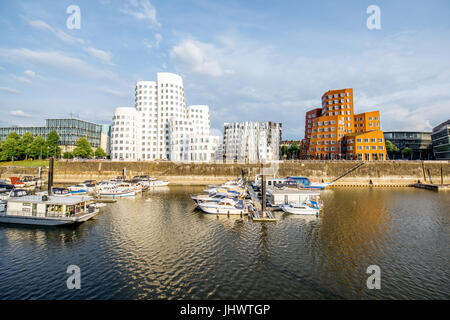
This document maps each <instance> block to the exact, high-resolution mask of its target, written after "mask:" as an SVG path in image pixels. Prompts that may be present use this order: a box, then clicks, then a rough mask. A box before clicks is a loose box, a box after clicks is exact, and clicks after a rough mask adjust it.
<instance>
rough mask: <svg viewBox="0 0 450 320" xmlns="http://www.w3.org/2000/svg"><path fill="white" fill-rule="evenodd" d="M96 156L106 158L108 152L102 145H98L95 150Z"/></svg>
mask: <svg viewBox="0 0 450 320" xmlns="http://www.w3.org/2000/svg"><path fill="white" fill-rule="evenodd" d="M94 156H95V157H96V158H106V152H105V150H103V148H102V147H98V148H97V149H96V150H95V152H94Z"/></svg>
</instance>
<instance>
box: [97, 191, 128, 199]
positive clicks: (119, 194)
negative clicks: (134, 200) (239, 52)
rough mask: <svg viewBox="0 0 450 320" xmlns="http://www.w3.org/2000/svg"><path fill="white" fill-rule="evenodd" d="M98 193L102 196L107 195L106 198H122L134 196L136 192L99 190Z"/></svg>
mask: <svg viewBox="0 0 450 320" xmlns="http://www.w3.org/2000/svg"><path fill="white" fill-rule="evenodd" d="M99 195H100V196H102V197H107V198H123V197H134V196H135V195H136V192H135V191H131V192H122V193H114V192H113V193H109V192H105V193H103V192H100V193H99Z"/></svg>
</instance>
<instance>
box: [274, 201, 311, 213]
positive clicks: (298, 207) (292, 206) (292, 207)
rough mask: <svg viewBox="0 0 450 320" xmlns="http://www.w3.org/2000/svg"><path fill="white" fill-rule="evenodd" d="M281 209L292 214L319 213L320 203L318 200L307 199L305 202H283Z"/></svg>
mask: <svg viewBox="0 0 450 320" xmlns="http://www.w3.org/2000/svg"><path fill="white" fill-rule="evenodd" d="M281 209H282V210H283V211H284V212H287V213H291V214H302V215H315V216H318V215H319V204H318V203H317V202H316V201H305V202H303V203H289V204H283V205H282V206H281Z"/></svg>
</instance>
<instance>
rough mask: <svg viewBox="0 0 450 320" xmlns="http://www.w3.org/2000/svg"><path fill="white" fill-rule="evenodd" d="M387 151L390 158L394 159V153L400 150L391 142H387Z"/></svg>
mask: <svg viewBox="0 0 450 320" xmlns="http://www.w3.org/2000/svg"><path fill="white" fill-rule="evenodd" d="M386 151H387V153H388V154H389V155H390V158H392V156H393V155H394V153H397V152H398V151H399V149H398V148H397V146H396V145H395V144H393V143H392V142H391V141H390V140H386Z"/></svg>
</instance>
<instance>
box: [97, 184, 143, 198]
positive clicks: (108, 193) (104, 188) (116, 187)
mask: <svg viewBox="0 0 450 320" xmlns="http://www.w3.org/2000/svg"><path fill="white" fill-rule="evenodd" d="M98 194H99V196H101V197H134V196H135V195H136V190H135V189H133V187H132V186H131V184H130V183H118V184H114V183H101V184H99V187H98Z"/></svg>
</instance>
